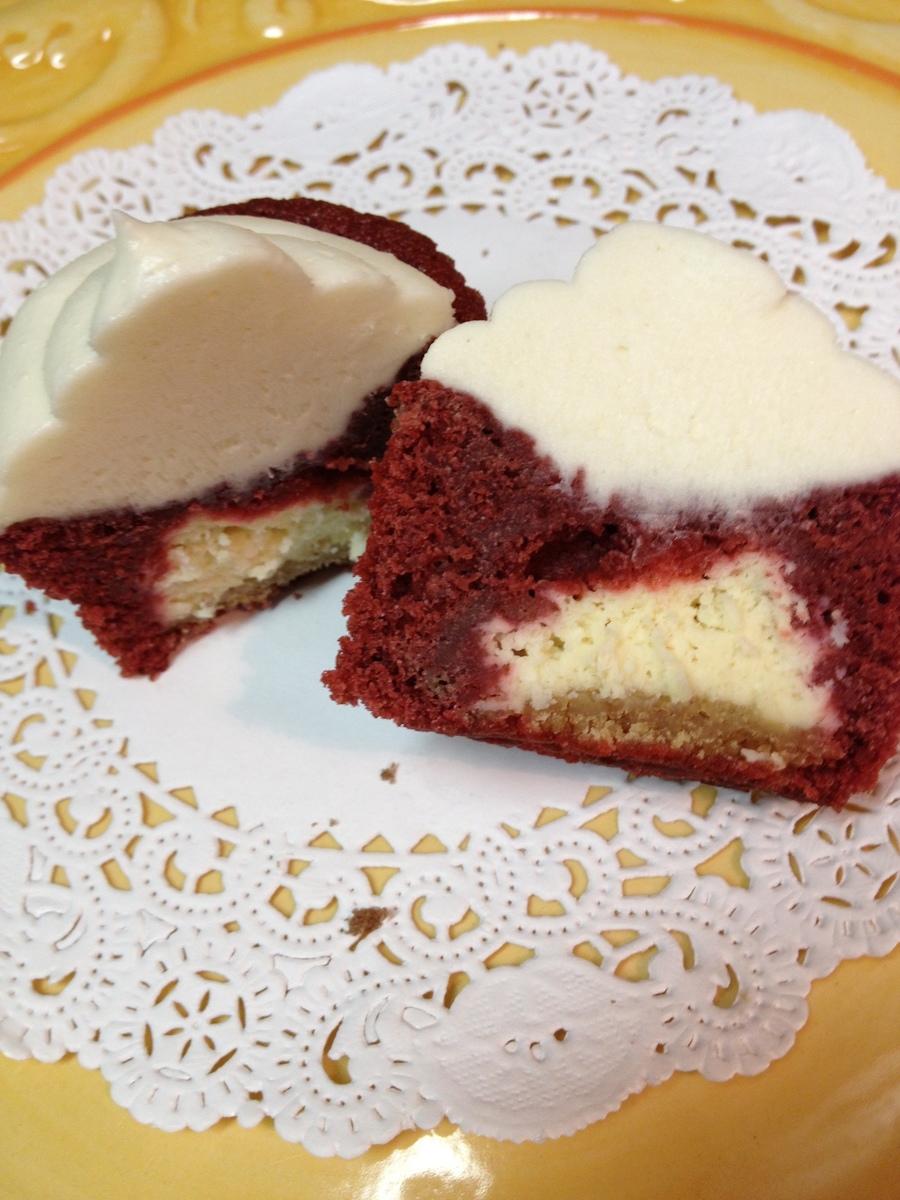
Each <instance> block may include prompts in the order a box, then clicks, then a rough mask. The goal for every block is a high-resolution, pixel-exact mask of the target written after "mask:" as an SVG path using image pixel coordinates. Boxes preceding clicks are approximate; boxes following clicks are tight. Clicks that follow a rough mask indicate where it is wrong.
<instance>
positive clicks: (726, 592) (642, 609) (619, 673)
mask: <svg viewBox="0 0 900 1200" xmlns="http://www.w3.org/2000/svg"><path fill="white" fill-rule="evenodd" d="M552 598H553V599H554V601H555V602H556V604H557V605H558V609H557V611H556V612H555V613H553V614H552V616H549V617H545V618H542V619H541V620H538V621H532V622H528V623H526V624H523V625H519V626H513V625H510V624H509V623H508V622H506V621H503V620H501V619H499V618H498V619H494V620H492V621H491V622H490V623H489V624H487V625H485V626H484V629H483V646H484V653H485V655H486V658H487V660H488V661H489V662H490V663H492V664H494V665H497V666H501V667H503V668H504V675H503V686H502V691H501V693H500V694H499V695H497V696H495V697H492V698H490V699H488V700H487V701H486V702H485V707H488V708H492V709H495V708H509V709H513V710H515V711H522V710H523V709H525V708H526V707H527V706H530V707H531V708H533V709H536V710H538V711H540V710H542V709H546V708H548V707H549V706H550V705H551V704H553V703H554V702H557V701H560V700H562V701H566V700H569V699H572V698H574V697H577V696H579V695H580V694H584V693H592V694H594V695H596V696H597V697H599V698H601V699H605V700H613V701H615V700H627V699H628V698H629V697H633V696H640V697H646V698H657V697H658V698H663V699H665V700H669V701H671V702H673V703H686V702H688V701H690V700H693V699H704V700H708V701H712V702H716V701H719V702H727V703H729V704H734V705H738V706H739V707H741V708H745V709H749V710H751V711H752V712H753V713H755V714H757V715H758V716H759V717H760V718H762V719H763V720H764V721H767V722H772V723H773V724H775V725H777V726H779V727H785V728H790V729H800V730H805V729H811V728H813V727H814V726H817V725H819V724H823V723H824V725H825V726H826V727H828V726H829V725H830V724H831V719H830V716H829V697H830V689H829V688H828V687H824V686H821V685H815V684H813V683H812V676H813V671H814V668H815V665H816V658H817V654H816V643H815V639H814V638H813V637H812V636H811V635H810V634H808V633H806V632H804V631H803V630H802V629H798V628H797V627H796V625H795V621H799V622H801V623H803V622H805V621H806V620H807V619H808V616H807V611H806V607H805V604H804V602H803V601H802V600H801V599H800V598H799V597H798V596H797V595H796V594H795V593H794V592H793V591H792V590H791V588H790V587H789V586H788V584H787V583H786V581H785V579H784V577H783V576H782V574H781V573H780V572H779V570H778V569H777V567H776V566H775V565H774V564H773V563H771V562H768V561H766V559H764V558H762V557H761V556H759V555H751V554H747V555H743V556H741V557H739V558H737V559H736V560H734V561H733V562H732V563H730V564H725V565H723V566H722V567H720V568H718V569H717V570H716V571H714V572H712V573H711V574H710V575H709V577H708V578H703V579H697V580H689V581H679V582H675V583H671V584H669V585H667V586H665V587H661V588H650V587H647V586H645V585H642V584H641V585H635V586H633V587H628V588H625V589H623V590H621V591H613V590H603V591H589V592H586V593H584V594H583V595H581V596H577V597H572V596H566V595H561V594H557V595H553V597H552Z"/></svg>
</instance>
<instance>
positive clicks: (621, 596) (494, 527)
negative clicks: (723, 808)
mask: <svg viewBox="0 0 900 1200" xmlns="http://www.w3.org/2000/svg"><path fill="white" fill-rule="evenodd" d="M391 403H392V404H393V405H394V406H395V407H396V417H395V427H394V434H393V437H392V440H391V443H390V447H389V450H388V453H387V455H386V457H385V459H384V461H383V463H382V464H381V465H380V467H379V468H378V470H377V472H376V476H375V495H374V498H373V503H372V512H373V530H372V534H371V538H370V542H369V547H368V549H367V551H366V553H365V554H364V555H363V557H362V559H361V560H360V562H359V564H358V566H357V571H358V574H359V582H358V583H357V585H356V586H355V588H354V590H353V591H352V592H351V594H350V596H349V598H348V601H347V612H348V617H349V633H348V637H347V638H345V640H344V642H343V644H342V648H341V652H340V655H339V658H338V662H337V666H336V668H335V670H334V671H332V672H330V673H329V674H328V676H326V679H327V682H328V684H329V686H330V688H331V690H332V694H333V695H334V696H335V698H336V699H338V700H340V701H343V702H349V703H355V702H359V701H361V702H362V703H364V704H366V705H367V706H368V707H369V708H370V709H371V710H372V711H373V712H375V713H377V714H378V715H381V716H386V717H391V718H393V719H394V720H396V721H399V722H400V723H401V724H406V725H409V726H412V727H414V728H418V729H429V730H434V731H437V732H441V733H448V734H467V735H469V736H473V737H478V738H484V739H487V740H490V741H496V742H504V743H510V744H514V745H519V746H523V747H527V748H530V749H534V750H539V751H542V752H545V753H548V754H555V755H558V756H560V757H563V758H567V759H581V760H587V761H600V762H610V763H615V764H618V765H621V766H623V767H626V768H628V769H631V770H638V771H644V772H647V773H651V774H658V775H662V776H673V777H678V778H699V779H703V780H706V781H709V782H713V783H720V784H726V785H733V786H737V787H740V788H746V789H761V790H766V791H771V792H776V793H781V794H784V795H788V796H793V797H797V798H800V799H809V800H815V801H818V802H821V803H832V804H841V803H843V802H844V801H845V800H846V799H847V797H848V796H849V795H850V794H852V793H853V792H854V791H861V790H866V789H868V788H871V787H872V786H873V785H874V783H875V781H876V779H877V775H878V772H879V770H880V768H881V766H882V765H883V764H884V762H885V760H886V759H887V758H888V757H889V756H890V754H891V753H892V752H893V751H894V750H895V749H896V746H897V741H898V735H900V690H898V687H897V685H898V682H900V528H898V522H897V510H898V499H900V384H898V382H897V381H896V380H895V379H893V378H892V377H891V376H889V375H888V374H887V373H885V372H883V371H881V370H879V369H878V368H877V367H875V366H874V365H873V364H871V363H869V362H867V361H864V360H862V359H860V358H857V357H855V356H853V355H850V354H847V353H845V352H843V351H841V350H840V349H839V348H838V347H837V345H836V343H835V338H834V334H833V331H832V329H831V326H830V325H829V323H828V322H827V320H826V319H825V317H824V316H822V315H821V314H820V313H819V312H818V311H817V310H816V309H814V308H813V307H812V306H811V305H809V304H808V303H806V302H805V301H803V300H801V299H800V298H799V297H797V296H794V295H791V294H789V293H787V292H786V290H785V288H784V287H783V285H782V284H781V282H780V281H779V279H778V277H777V276H776V275H775V273H774V272H773V271H772V270H771V269H770V268H769V267H768V266H767V265H766V264H764V263H762V262H760V261H759V260H757V259H755V258H754V257H752V256H751V255H750V254H748V253H746V252H744V251H741V250H736V249H734V248H732V247H730V246H727V245H724V244H721V243H719V242H716V241H714V240H713V239H711V238H708V237H705V236H703V235H700V234H696V233H691V232H687V231H682V230H673V229H667V228H665V227H660V226H656V225H647V224H634V225H625V226H623V227H622V228H620V229H618V230H617V231H615V232H614V233H612V234H609V235H607V236H605V237H603V238H601V239H600V241H599V242H598V243H597V245H596V246H595V247H594V248H593V249H592V250H591V251H589V253H588V254H587V255H586V256H585V258H584V259H583V260H582V262H581V264H580V265H579V268H578V270H577V272H576V275H575V278H574V280H573V282H572V283H568V284H567V283H559V282H541V283H532V284H523V285H520V286H518V287H516V288H514V289H512V290H511V291H510V292H508V293H507V294H506V295H505V296H504V297H502V298H501V299H500V300H499V301H498V303H497V305H496V306H495V308H494V311H493V313H492V314H491V318H490V320H489V321H486V322H475V323H473V324H471V325H467V326H466V327H464V328H458V329H454V330H450V331H449V332H447V333H445V334H444V335H442V336H441V337H440V338H438V340H437V341H436V342H435V343H434V345H433V346H432V348H431V349H430V350H429V352H428V353H427V355H426V356H425V359H424V363H423V378H422V380H421V381H419V382H417V383H409V384H401V385H399V386H398V387H397V388H396V389H395V391H394V393H393V397H392V400H391Z"/></svg>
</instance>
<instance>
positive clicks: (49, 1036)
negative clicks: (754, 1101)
mask: <svg viewBox="0 0 900 1200" xmlns="http://www.w3.org/2000/svg"><path fill="white" fill-rule="evenodd" d="M298 192H299V193H305V194H310V195H318V196H325V197H327V198H330V199H332V200H335V201H338V202H342V203H347V204H351V205H353V206H355V207H358V208H361V209H367V210H370V211H379V212H385V213H390V214H396V215H400V216H403V217H404V218H405V219H406V220H408V221H409V222H410V223H411V224H414V225H415V226H416V227H418V228H420V229H422V230H424V231H425V232H427V233H429V234H431V235H432V236H434V237H435V238H436V239H437V240H438V241H439V243H440V244H441V246H442V248H444V249H446V250H447V251H448V252H450V253H452V254H453V255H454V256H455V257H456V258H457V260H458V262H459V263H460V265H461V267H462V269H463V270H464V271H465V272H466V273H467V275H468V278H469V280H470V282H472V283H474V284H475V285H476V286H480V287H481V288H482V289H483V290H484V292H485V294H486V295H487V297H488V299H489V300H490V299H493V298H494V297H495V296H496V295H497V294H498V293H499V292H500V291H501V290H503V288H505V287H506V286H508V284H510V283H512V282H514V281H516V280H518V279H521V278H528V277H536V276H556V277H567V276H569V275H570V273H571V270H572V267H573V266H574V264H575V262H576V261H577V258H578V257H579V255H580V254H581V252H582V251H583V250H584V249H585V248H586V247H587V245H589V244H590V242H591V241H592V239H593V237H594V234H595V231H599V230H603V229H606V228H608V227H609V226H610V225H611V224H612V223H614V222H617V221H620V220H623V219H626V218H628V217H639V218H645V219H647V218H648V219H654V220H665V221H668V222H670V223H676V224H682V225H688V226H691V227H698V228H702V229H704V230H706V231H707V232H709V233H712V234H714V235H716V236H718V237H721V238H723V239H725V240H727V241H731V242H735V243H738V244H740V245H744V246H748V247H749V248H751V249H753V250H755V251H756V252H757V253H759V254H762V255H764V256H765V257H766V258H768V259H769V261H771V262H772V264H773V265H774V266H775V267H776V268H777V269H778V270H779V271H780V272H781V274H782V276H783V277H784V278H785V279H786V280H787V281H788V282H789V283H790V284H791V285H792V286H793V287H795V288H796V289H798V290H800V291H802V292H804V293H806V294H807V295H808V296H810V297H811V298H812V299H814V300H815V301H816V302H817V303H818V304H819V305H820V307H822V308H823V309H824V310H825V311H826V312H828V313H829V314H830V315H831V316H832V318H833V320H834V324H835V328H836V329H837V331H838V334H839V336H840V338H841V340H842V342H843V343H844V344H845V345H848V346H854V347H855V348H857V349H858V350H859V351H860V352H861V353H864V354H866V355H868V356H870V357H872V358H873V359H875V360H876V361H878V362H880V363H881V364H882V365H884V366H886V367H887V368H888V369H891V370H893V371H895V372H897V373H900V366H898V363H900V359H898V351H897V346H898V342H900V336H898V330H900V306H898V300H897V297H898V295H900V288H898V284H900V257H898V256H896V255H895V253H894V251H895V249H896V231H897V229H898V228H900V194H898V193H896V192H892V191H890V190H889V189H888V188H887V187H886V186H885V184H884V182H883V181H881V180H879V179H877V178H876V177H875V176H873V175H872V174H871V172H870V171H869V170H868V169H867V168H866V166H865V163H864V161H863V159H862V156H861V154H860V152H859V150H858V149H857V147H856V146H855V144H854V143H853V141H852V139H851V138H850V137H849V135H848V134H847V133H845V132H844V131H842V130H841V129H839V128H838V127H836V126H835V125H834V124H832V123H831V122H829V121H827V120H826V119H824V118H822V117H819V116H813V115H810V114H804V113H798V112H779V113H769V114H765V115H759V114H756V113H755V112H754V111H753V110H752V109H751V108H750V107H749V106H748V105H746V104H742V103H739V102H737V101H736V100H735V99H734V97H733V96H732V94H731V92H730V91H729V90H728V89H727V88H726V87H725V86H724V85H723V84H721V83H719V82H717V81H716V80H712V79H700V78H697V77H693V76H686V77H683V78H678V79H664V80H660V81H659V82H656V83H647V82H644V81H641V80H639V79H637V78H634V77H631V76H622V75H621V74H620V72H619V71H618V70H617V68H616V67H615V66H614V65H613V64H612V63H610V62H609V60H608V59H607V58H605V57H604V56H603V55H602V54H601V53H599V52H597V51H595V50H592V49H589V48H587V47H584V46H579V45H568V44H565V45H555V46H552V47H547V48H542V49H539V50H535V51H532V52H530V53H528V54H526V55H522V56H519V55H516V54H513V53H511V52H504V53H502V54H500V55H499V56H497V57H496V58H491V57H488V56H487V55H486V54H485V53H484V52H483V51H481V50H479V49H476V48H473V47H470V46H462V45H451V46H444V47H440V48H436V49H432V50H430V51H428V52H427V53H426V54H423V55H422V56H420V57H419V58H417V59H415V60H413V61H411V62H408V63H405V64H400V65H394V66H392V67H390V68H388V69H387V70H386V71H381V70H377V69H376V68H374V67H371V66H365V65H356V66H341V67H336V68H333V69H331V70H328V71H325V72H322V73H320V74H317V75H313V76H311V77H309V78H308V79H306V80H304V81H303V82H302V83H300V84H299V85H297V86H296V87H295V88H293V89H292V90H291V91H290V92H288V93H287V94H286V95H285V96H284V97H283V98H282V100H281V101H280V102H279V103H278V104H276V105H275V106H274V107H273V108H271V109H267V110H264V111H262V112H259V113H256V114H253V115H251V116H250V117H247V118H239V117H236V116H230V115H227V114H225V113H221V112H212V111H211V112H187V113H182V114H181V115H180V116H178V117H175V118H172V119H171V120H169V121H167V122H166V123H165V124H164V125H163V126H162V127H161V129H160V130H159V131H158V133H157V135H156V137H155V138H154V141H153V143H152V144H151V145H143V146H137V147H133V148H132V149H131V150H127V151H114V152H112V151H105V150H94V151H90V152H88V153H86V154H83V155H79V156H78V157H77V158H75V159H73V160H72V161H71V162H70V163H68V164H67V165H66V166H65V167H63V168H61V169H60V170H59V171H57V173H56V174H55V175H54V177H53V178H52V180H51V181H50V183H49V185H48V188H47V194H46V199H45V201H44V202H43V203H42V204H41V205H40V206H38V207H36V208H33V209H31V210H29V211H28V212H27V213H26V214H25V215H24V216H23V217H22V219H21V220H20V221H18V222H16V223H15V224H9V225H6V226H3V227H0V268H2V274H0V315H2V316H3V317H6V316H9V315H11V314H12V312H14V311H15V309H16V308H17V306H18V304H19V303H20V302H21V300H22V298H23V296H24V295H25V294H26V293H27V291H28V290H29V289H30V288H31V287H33V286H34V285H35V283H36V282H37V281H38V280H39V279H40V278H42V277H43V276H44V275H46V274H48V273H50V272H52V271H53V270H55V269H57V268H58V267H59V266H61V265H62V264H63V263H64V262H65V261H67V260H69V259H71V258H72V257H74V256H75V255H76V254H78V253H81V252H82V251H84V250H86V249H88V248H89V247H90V246H91V245H93V244H95V243H96V242H97V241H98V240H99V239H100V238H101V237H104V236H106V235H107V234H108V233H109V231H110V213H111V211H112V210H113V209H115V208H120V209H124V210H125V211H128V212H132V213H134V214H136V215H137V216H142V217H157V218H168V217H172V216H175V215H177V214H179V213H181V212H182V211H183V209H184V206H192V207H206V206H209V205H214V204H221V203H225V202H228V201H230V200H241V199H246V198H248V197H250V196H254V195H270V196H289V195H292V194H294V193H298ZM346 585H347V580H346V577H341V576H336V577H334V578H331V579H327V580H318V581H315V582H310V583H306V584H304V585H303V587H302V589H301V590H302V592H303V595H302V597H301V598H299V599H291V600H288V601H286V602H285V603H284V604H282V605H281V606H280V607H279V608H278V609H276V610H274V611H272V612H270V613H265V614H261V615H259V616H256V617H254V618H252V619H251V620H247V621H234V622H232V623H230V624H228V625H226V626H224V627H222V628H221V629H219V630H218V631H217V632H216V633H214V634H213V635H211V636H210V637H208V638H206V639H205V640H203V641H201V642H199V643H197V644H196V645H194V646H191V647H190V648H189V649H188V650H187V651H186V652H185V653H184V654H182V656H181V657H180V658H179V659H178V660H177V661H176V663H175V664H174V666H173V667H172V668H171V669H170V670H169V671H168V672H167V673H166V675H165V676H164V677H163V678H162V679H160V680H158V681H156V682H154V683H150V682H148V681H146V680H127V681H126V680H121V679H120V678H119V677H118V675H117V674H116V671H115V669H114V667H113V666H112V664H111V662H110V660H109V659H107V658H106V656H105V655H103V654H102V653H101V652H99V651H98V650H97V649H96V648H95V647H94V646H93V643H92V641H91V639H90V638H89V637H88V636H87V635H86V634H85V633H84V632H83V630H82V629H81V627H80V625H79V624H78V622H77V620H76V619H75V617H74V616H73V615H72V613H71V612H70V610H68V609H67V607H66V606H65V605H61V604H55V603H47V602H46V601H44V600H43V598H42V597H41V596H40V595H38V594H36V593H30V592H27V591H26V590H25V589H24V588H23V587H22V586H21V585H20V584H19V583H18V581H17V580H16V579H14V578H12V577H0V604H2V605H3V607H2V609H0V619H2V622H3V626H2V629H0V760H2V766H0V1048H2V1050H3V1051H5V1052H6V1053H7V1054H10V1055H12V1056H16V1057H25V1056H28V1055H31V1056H34V1057H36V1058H39V1059H43V1060H47V1061H52V1060H55V1059H58V1058H60V1057H61V1056H62V1055H63V1054H65V1053H76V1054H77V1055H78V1057H79V1059H80V1060H81V1061H82V1062H83V1063H84V1064H85V1065H86V1066H90V1067H96V1068H99V1069H100V1070H101V1071H102V1072H103V1074H104V1076H105V1077H106V1078H107V1080H108V1081H109V1083H110V1086H111V1091H112V1095H113V1097H114V1098H115V1099H116V1101H117V1102H119V1103H120V1104H122V1105H125V1106H126V1107H128V1108H129V1109H130V1110H131V1112H132V1113H133V1114H134V1115H135V1116H136V1117H137V1118H138V1119H139V1120H141V1121H144V1122H148V1123H151V1124H154V1125H157V1126H159V1127H161V1128H164V1129H181V1128H185V1127H190V1128H193V1129H205V1128H208V1127H209V1126H211V1125H212V1124H214V1123H215V1122H216V1121H218V1120H219V1119H220V1118H222V1117H226V1116H234V1117H237V1119H238V1120H239V1121H240V1122H241V1123H242V1124H244V1125H253V1124H255V1123H256V1122H258V1121H259V1120H260V1119H261V1118H262V1117H263V1116H264V1115H269V1116H271V1117H272V1118H274V1122H275V1127H276V1129H277V1130H278V1132H279V1133H280V1134H281V1136H282V1137H284V1138H286V1139H288V1140H291V1141H301V1142H302V1143H303V1144H304V1145H305V1146H306V1147H307V1148H308V1149H309V1150H311V1151H312V1152H313V1153H315V1154H321V1155H327V1154H340V1155H345V1156H353V1155H356V1154H359V1153H362V1152H363V1151H364V1150H365V1149H366V1148H367V1147H369V1146H370V1145H372V1144H380V1143H384V1142H387V1141H389V1140H390V1139H391V1138H393V1137H394V1135H395V1134H397V1133H398V1132H399V1131H400V1130H402V1129H405V1128H412V1127H415V1126H419V1127H421V1128H429V1127H431V1126H433V1125H434V1124H436V1123H437V1121H438V1120H440V1118H441V1117H442V1116H443V1115H445V1114H446V1115H448V1116H449V1117H450V1118H451V1119H452V1120H454V1121H456V1122H457V1123H458V1124H459V1125H460V1126H462V1128H463V1129H465V1130H468V1131H472V1132H477V1133H481V1134H486V1135H490V1136H494V1137H499V1138H509V1139H513V1140H516V1141H521V1140H524V1139H539V1138H542V1137H549V1136H557V1135H561V1134H566V1133H572V1132H574V1131H575V1130H576V1129H578V1128H580V1127H581V1126H583V1125H585V1124H587V1123H588V1122H590V1121H594V1120H597V1119H599V1118H600V1117H602V1116H604V1115H605V1114H606V1113H608V1112H610V1111H611V1110H613V1109H615V1108H616V1107H618V1105H619V1104H621V1102H622V1100H623V1099H624V1098H625V1097H626V1096H627V1095H629V1094H630V1093H633V1092H636V1091H639V1090H640V1089H641V1088H643V1087H645V1086H647V1085H648V1084H651V1083H655V1082H660V1081H662V1080H663V1079H665V1078H667V1077H668V1076H669V1075H671V1074H672V1073H673V1072H674V1071H677V1070H698V1071H700V1072H702V1073H703V1074H704V1075H705V1076H706V1077H707V1078H709V1079H713V1080H724V1079H728V1078H730V1077H731V1076H733V1075H735V1074H739V1073H741V1074H752V1073H755V1072H758V1071H762V1070H764V1069H765V1067H766V1066H767V1065H768V1064H769V1063H770V1062H771V1061H772V1060H773V1059H775V1058H777V1057H779V1056H780V1055H782V1054H784V1053H785V1052H786V1051H787V1050H788V1049H789V1048H790V1046H791V1045H792V1043H793V1040H794V1037H795V1034H796V1032H797V1030H798V1029H799V1028H800V1027H801V1026H802V1024H803V1022H804V1020H805V1018H806V1001H805V997H806V995H807V994H808V991H809V987H810V984H811V982H812V980H813V979H815V978H818V977H821V976H823V975H825V974H827V973H828V972H830V971H831V970H833V968H834V967H835V966H836V964H837V963H838V962H839V961H840V960H841V959H842V958H852V957H857V956H860V955H865V954H874V955H880V954H886V953H888V952H889V951H890V950H892V949H893V947H894V946H895V945H896V944H897V942H898V941H900V885H898V883H897V879H898V875H900V785H898V783H897V782H896V779H897V775H898V771H897V769H896V768H895V767H894V768H891V769H889V770H888V771H886V772H885V774H884V776H883V782H882V787H881V789H880V793H879V795H878V796H876V797H870V798H867V799H865V800H864V801H860V802H859V803H855V804H851V805H849V806H848V807H847V809H846V810H845V811H844V813H843V814H841V815H837V814H835V813H833V812H830V811H819V810H815V809H811V808H805V807H802V806H799V805H796V804H793V803H790V802H786V801H778V800H772V801H767V802H764V803H760V804H751V803H750V801H749V800H748V799H747V798H746V797H744V796H739V795H734V794H730V793H724V792H719V793H718V794H717V793H716V792H715V791H714V789H711V788H708V787H702V786H700V787H697V786H691V785H684V786H679V785H675V784H671V785H670V784H664V783H660V782H658V781H645V780H637V781H631V782H628V781H626V780H625V779H624V777H623V776H622V775H621V774H620V773H618V772H615V771H604V770H602V769H599V768H595V767H586V766H570V765H565V764H561V763H556V762H553V761H551V760H549V759H543V758H540V757H537V756H534V755H529V754H525V753H523V752H518V751H513V750H502V749H499V748H497V747H490V746H481V745H478V744H475V743H469V742H464V741H462V740H449V739H441V738H436V737H428V736H425V735H419V734H413V733H410V732H407V731H403V730H400V729H397V728H395V727H394V726H392V725H390V724H388V723H386V722H382V721H376V720H375V719H373V718H371V717H370V716H369V715H368V714H366V713H365V712H362V711H356V710H352V709H343V708H338V707H337V706H335V705H333V704H331V703H330V701H329V700H328V698H327V695H326V693H325V691H324V689H323V688H322V686H321V684H320V682H319V676H320V674H321V672H322V670H324V669H325V668H327V667H328V666H330V665H331V663H332V660H333V656H334V647H335V644H336V641H337V638H338V636H339V634H340V631H341V627H342V621H341V616H340V601H341V597H342V595H343V591H344V589H345V587H346Z"/></svg>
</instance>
